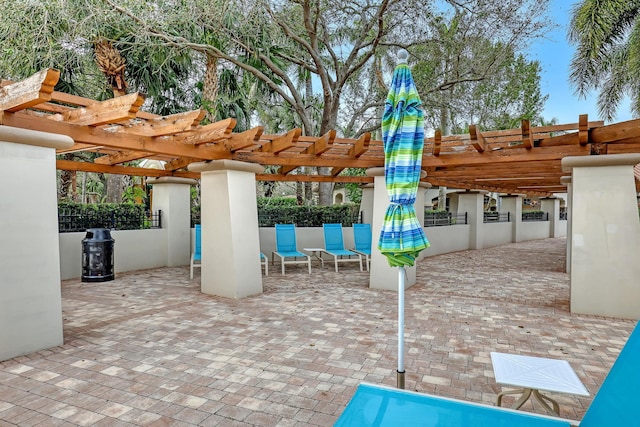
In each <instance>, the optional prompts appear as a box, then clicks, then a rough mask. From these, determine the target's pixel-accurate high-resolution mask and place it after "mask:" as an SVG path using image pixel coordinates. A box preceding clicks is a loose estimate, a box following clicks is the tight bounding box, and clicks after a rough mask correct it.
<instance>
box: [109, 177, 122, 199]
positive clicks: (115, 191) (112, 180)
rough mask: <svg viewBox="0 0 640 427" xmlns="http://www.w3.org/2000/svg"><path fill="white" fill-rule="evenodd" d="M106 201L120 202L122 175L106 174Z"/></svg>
mask: <svg viewBox="0 0 640 427" xmlns="http://www.w3.org/2000/svg"><path fill="white" fill-rule="evenodd" d="M106 202H107V203H122V177H121V176H120V175H113V174H107V197H106Z"/></svg>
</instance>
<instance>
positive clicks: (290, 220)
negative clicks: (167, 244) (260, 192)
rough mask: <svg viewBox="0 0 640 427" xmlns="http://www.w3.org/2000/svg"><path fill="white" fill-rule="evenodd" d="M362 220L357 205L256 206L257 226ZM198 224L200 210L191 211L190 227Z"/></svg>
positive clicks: (358, 221) (307, 224)
mask: <svg viewBox="0 0 640 427" xmlns="http://www.w3.org/2000/svg"><path fill="white" fill-rule="evenodd" d="M361 222H362V212H361V211H360V210H359V207H358V206H348V205H341V206H274V207H266V206H263V207H258V226H259V227H273V226H275V224H295V225H296V226H298V227H322V224H332V223H338V224H342V225H343V226H344V227H351V226H352V225H353V224H358V223H361ZM196 224H200V212H199V211H192V212H191V227H194V226H195V225H196Z"/></svg>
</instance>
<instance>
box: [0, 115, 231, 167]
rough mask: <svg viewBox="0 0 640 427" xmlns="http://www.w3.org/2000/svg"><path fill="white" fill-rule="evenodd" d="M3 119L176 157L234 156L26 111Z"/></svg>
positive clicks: (219, 149)
mask: <svg viewBox="0 0 640 427" xmlns="http://www.w3.org/2000/svg"><path fill="white" fill-rule="evenodd" d="M3 122H4V124H5V125H7V126H15V127H20V128H23V129H33V130H38V131H42V132H50V133H58V134H62V135H68V136H70V137H71V138H73V140H74V141H75V142H76V143H82V144H90V145H94V146H103V147H109V148H114V149H121V150H133V151H146V152H148V153H151V154H165V155H168V156H173V157H193V158H197V159H202V160H219V159H231V153H230V152H229V151H228V150H226V149H225V148H224V147H220V146H195V145H189V144H184V143H182V142H180V141H176V140H175V139H162V138H167V137H157V138H150V137H145V136H140V135H127V134H124V133H119V132H109V131H107V130H104V129H101V128H98V127H93V126H78V125H73V124H70V123H66V122H58V121H55V120H50V119H48V118H46V117H39V116H33V115H28V114H24V113H6V114H5V115H4V118H3Z"/></svg>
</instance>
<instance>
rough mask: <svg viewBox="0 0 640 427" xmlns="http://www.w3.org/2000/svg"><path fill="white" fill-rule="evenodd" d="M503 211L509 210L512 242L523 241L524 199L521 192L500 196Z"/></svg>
mask: <svg viewBox="0 0 640 427" xmlns="http://www.w3.org/2000/svg"><path fill="white" fill-rule="evenodd" d="M500 199H501V202H500V203H501V206H500V209H501V210H502V212H509V219H510V221H511V242H512V243H518V242H521V241H522V236H521V232H522V231H521V230H522V199H523V196H522V195H521V194H509V195H506V196H500Z"/></svg>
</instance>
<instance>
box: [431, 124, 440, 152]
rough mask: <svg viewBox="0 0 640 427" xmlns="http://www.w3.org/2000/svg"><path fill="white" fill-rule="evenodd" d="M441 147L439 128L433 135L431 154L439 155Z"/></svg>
mask: <svg viewBox="0 0 640 427" xmlns="http://www.w3.org/2000/svg"><path fill="white" fill-rule="evenodd" d="M441 149H442V131H441V130H440V129H436V132H435V135H434V136H433V150H432V153H433V155H434V156H439V155H440V150H441Z"/></svg>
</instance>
